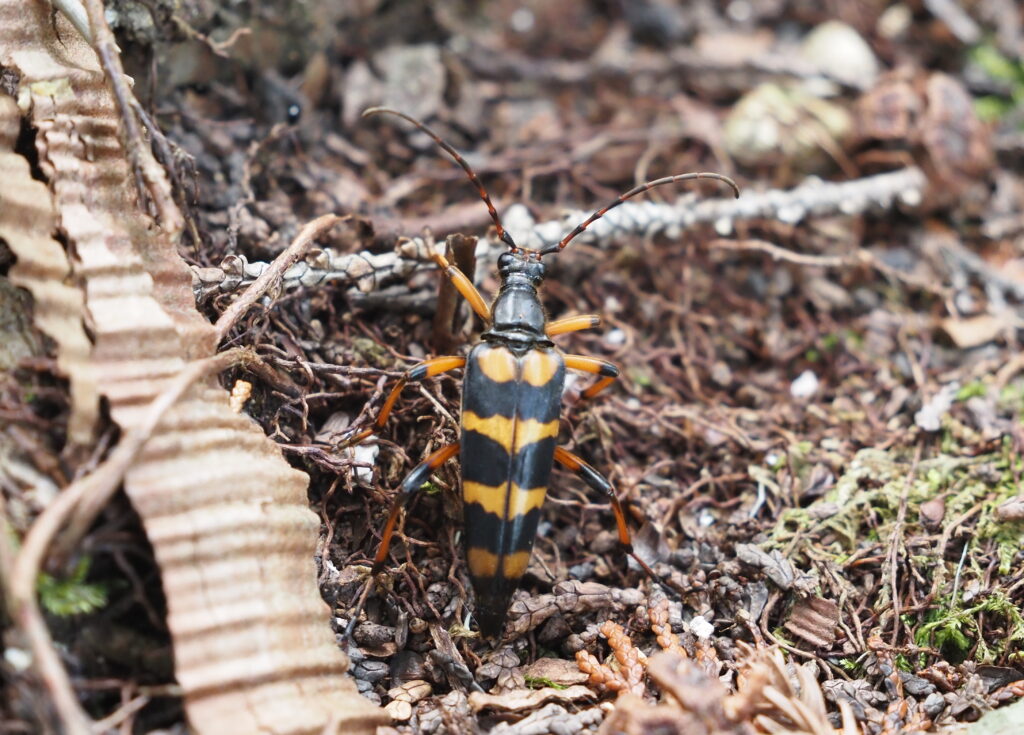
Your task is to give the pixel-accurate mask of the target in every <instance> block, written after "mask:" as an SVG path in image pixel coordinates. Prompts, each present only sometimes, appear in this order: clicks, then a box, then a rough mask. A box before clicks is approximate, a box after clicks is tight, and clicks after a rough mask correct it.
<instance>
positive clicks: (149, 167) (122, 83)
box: [85, 0, 185, 242]
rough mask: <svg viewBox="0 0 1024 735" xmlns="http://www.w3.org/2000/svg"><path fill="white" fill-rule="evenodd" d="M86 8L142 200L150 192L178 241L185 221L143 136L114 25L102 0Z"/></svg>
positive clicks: (164, 224)
mask: <svg viewBox="0 0 1024 735" xmlns="http://www.w3.org/2000/svg"><path fill="white" fill-rule="evenodd" d="M85 10H86V13H87V15H88V17H89V26H90V28H91V30H92V42H93V46H94V48H95V49H96V53H97V54H99V57H100V62H101V63H102V64H103V69H104V71H105V72H106V74H107V78H108V79H109V80H110V85H111V87H112V88H113V91H114V97H115V98H116V99H117V106H118V108H119V110H120V112H121V121H122V122H123V123H124V130H125V139H126V140H125V152H126V153H127V154H128V160H129V161H131V164H132V169H133V170H134V171H135V172H136V174H137V175H138V176H141V177H142V181H143V183H144V184H145V186H144V190H143V191H140V192H139V194H140V200H141V199H142V198H143V197H142V195H143V194H144V193H146V192H148V194H149V198H150V199H151V200H152V202H153V205H154V206H155V207H156V212H157V217H158V218H159V222H160V226H161V227H162V228H163V230H164V231H165V232H166V233H168V234H169V235H170V236H171V238H172V240H173V241H175V242H176V241H177V239H178V237H179V236H180V235H181V232H182V230H183V229H184V226H185V223H184V220H183V219H182V216H181V211H180V210H179V209H178V207H177V205H176V204H175V203H174V197H173V196H172V195H171V188H170V185H169V182H168V179H167V176H166V173H165V172H164V170H163V169H162V168H160V164H158V163H157V162H156V159H155V158H154V157H153V152H152V151H151V150H150V148H149V146H148V144H147V143H146V141H145V140H144V139H143V137H142V131H141V130H140V128H139V122H138V120H136V118H135V113H134V112H133V111H132V100H133V99H134V95H133V94H132V91H131V89H130V88H129V87H128V82H127V81H126V79H127V77H126V75H125V73H124V67H122V66H121V57H120V55H119V49H118V47H117V43H116V42H115V41H114V34H113V32H111V30H110V26H108V25H107V20H106V17H105V15H104V9H103V2H102V0H85ZM140 203H141V202H140Z"/></svg>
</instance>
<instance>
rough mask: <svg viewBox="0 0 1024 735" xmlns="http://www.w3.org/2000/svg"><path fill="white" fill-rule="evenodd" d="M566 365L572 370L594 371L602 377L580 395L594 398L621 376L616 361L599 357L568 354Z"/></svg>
mask: <svg viewBox="0 0 1024 735" xmlns="http://www.w3.org/2000/svg"><path fill="white" fill-rule="evenodd" d="M565 366H566V367H567V368H569V369H571V370H582V371H583V372H585V373H592V374H594V375H598V376H600V378H599V379H598V380H597V381H596V382H595V383H594V384H593V385H592V386H590V387H589V388H587V389H586V390H585V391H583V392H582V393H581V394H580V395H581V396H582V397H583V398H593V397H594V396H596V395H597V394H598V393H600V392H601V391H603V390H604V389H605V388H607V387H608V386H609V385H611V384H612V383H614V382H615V380H616V379H617V378H618V377H619V368H618V366H616V365H615V363H611V362H608V361H607V360H601V359H599V358H597V357H587V356H586V355H566V356H565Z"/></svg>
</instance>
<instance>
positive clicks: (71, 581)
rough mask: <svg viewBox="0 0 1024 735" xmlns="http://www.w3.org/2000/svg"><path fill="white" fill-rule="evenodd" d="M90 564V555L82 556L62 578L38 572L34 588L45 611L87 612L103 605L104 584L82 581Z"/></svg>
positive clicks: (68, 614) (60, 614)
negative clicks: (67, 574)
mask: <svg viewBox="0 0 1024 735" xmlns="http://www.w3.org/2000/svg"><path fill="white" fill-rule="evenodd" d="M90 564H91V559H90V558H89V557H87V556H83V557H82V558H81V559H79V561H78V563H77V564H76V565H75V568H74V569H73V570H72V572H71V575H70V576H69V577H67V578H66V579H58V578H56V577H54V576H51V575H50V574H47V573H46V572H42V573H40V575H39V580H38V583H37V585H36V589H37V590H38V592H39V601H40V602H41V603H42V605H43V608H44V609H45V610H46V611H47V612H49V613H51V614H53V615H56V616H57V617H61V618H67V617H72V616H75V615H88V614H89V613H92V612H96V611H97V610H99V609H101V608H103V607H105V606H106V604H107V589H106V587H104V586H103V585H101V584H90V583H87V582H86V581H85V579H86V577H88V576H89V566H90Z"/></svg>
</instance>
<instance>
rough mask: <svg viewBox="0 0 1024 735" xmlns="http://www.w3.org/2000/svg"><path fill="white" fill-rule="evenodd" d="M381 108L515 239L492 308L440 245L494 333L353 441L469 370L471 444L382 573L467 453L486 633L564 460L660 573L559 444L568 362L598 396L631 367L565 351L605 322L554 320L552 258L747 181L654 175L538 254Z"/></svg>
mask: <svg viewBox="0 0 1024 735" xmlns="http://www.w3.org/2000/svg"><path fill="white" fill-rule="evenodd" d="M377 114H389V115H396V116H398V117H400V118H402V119H404V120H406V121H408V122H410V123H412V124H413V125H415V126H416V127H417V128H419V129H420V130H422V131H423V132H424V133H426V134H427V135H429V136H430V137H431V138H432V139H433V140H434V142H436V143H437V144H438V145H439V146H440V147H441V148H442V149H443V150H444V151H445V152H447V153H448V154H449V155H450V156H451V157H452V158H453V159H454V160H455V162H456V163H457V164H459V165H460V166H461V167H462V168H463V169H464V170H465V172H466V174H467V176H469V180H470V181H471V182H472V183H473V185H474V186H476V189H477V193H478V194H479V195H480V198H481V199H483V201H484V204H486V205H487V210H488V212H490V215H491V219H492V220H493V221H494V227H495V229H496V230H497V233H498V238H499V239H500V240H501V241H502V242H504V243H505V244H506V245H508V251H507V252H505V253H502V254H501V256H499V258H498V272H499V275H500V277H501V286H500V288H499V290H498V295H497V296H496V297H495V299H494V301H493V303H492V304H491V305H490V306H488V304H487V302H486V301H485V300H484V298H483V296H481V295H480V292H479V291H477V289H476V287H475V286H474V285H473V282H472V281H471V280H470V279H469V278H468V277H467V276H466V275H465V274H464V273H462V272H461V271H460V270H459V269H458V268H456V267H455V266H453V265H451V264H449V263H448V261H447V259H446V258H445V257H444V256H443V255H441V254H440V253H438V252H436V251H435V252H433V253H432V255H431V258H432V259H433V261H434V262H435V263H436V264H437V266H438V267H439V268H440V269H441V271H442V272H443V273H444V274H445V275H446V276H447V277H448V278H450V279H451V281H452V283H453V285H454V286H455V288H456V289H457V290H458V291H459V293H460V294H462V296H463V297H464V298H465V299H466V300H467V301H468V302H469V304H470V306H471V307H472V308H473V311H475V312H476V314H477V315H478V316H479V317H480V319H481V320H482V321H483V322H484V324H485V325H487V329H486V330H485V331H484V333H483V334H482V335H481V340H480V342H479V343H478V344H476V345H475V346H474V347H473V348H472V349H471V350H470V352H469V355H468V356H466V357H458V356H450V357H435V358H432V359H430V360H426V361H424V362H421V363H420V364H418V365H416V366H414V367H412V368H410V369H409V370H408V371H406V373H405V374H404V375H403V376H402V377H401V378H400V379H399V380H398V382H397V383H396V384H395V386H394V388H392V390H391V392H390V393H389V394H388V397H387V399H386V400H385V401H384V405H383V406H382V408H381V410H380V413H379V414H378V415H377V418H376V420H375V421H374V423H373V425H372V426H371V427H370V428H368V429H364V430H362V431H360V432H359V433H357V434H355V435H354V436H352V437H351V438H349V439H348V440H347V441H346V442H345V445H347V446H350V445H352V444H356V443H358V442H360V441H362V440H363V439H366V438H367V437H369V436H371V435H373V434H375V433H377V432H378V431H380V430H381V429H383V427H384V425H385V423H386V422H387V420H388V416H390V414H391V410H392V409H393V408H394V405H395V402H396V401H397V400H398V396H399V394H400V393H401V392H402V389H403V388H404V387H405V386H406V385H407V384H408V383H410V382H415V381H420V380H424V379H425V378H429V377H433V376H436V375H440V374H442V373H445V372H448V371H449V370H455V369H457V368H465V371H464V377H463V380H462V414H461V419H460V438H459V441H458V442H456V443H454V444H449V445H448V446H445V447H442V448H441V449H438V450H437V451H435V452H433V453H432V454H431V455H430V456H428V457H427V458H426V459H425V460H423V461H422V462H421V463H420V464H418V465H417V466H416V467H415V468H414V469H413V470H412V472H410V473H409V475H408V476H407V477H406V478H405V480H404V481H403V482H402V484H401V487H400V489H399V492H398V495H397V496H396V497H395V499H394V500H393V501H392V504H391V510H390V512H389V513H388V519H387V522H386V523H385V525H384V531H383V533H382V535H381V541H380V545H379V547H378V550H377V554H376V556H375V557H374V560H373V570H372V572H371V581H372V578H373V577H375V576H376V575H377V574H378V573H379V572H380V571H381V570H382V569H383V567H384V563H385V561H386V560H387V556H388V549H389V547H390V544H391V537H392V535H393V533H394V530H395V525H396V523H397V521H398V515H399V512H400V511H401V509H402V507H403V506H404V505H405V504H406V503H407V502H408V500H409V499H410V498H411V497H412V495H414V494H415V493H416V491H417V490H419V489H420V487H422V486H423V484H424V483H425V482H426V481H427V479H429V477H430V475H431V473H433V471H434V470H436V469H437V468H438V467H440V466H441V465H442V464H444V463H445V462H447V461H448V460H449V459H451V458H452V457H454V456H455V455H456V454H458V455H459V460H460V463H461V467H462V500H463V509H464V510H463V514H464V521H465V536H466V562H467V565H468V568H469V576H470V580H471V581H472V583H473V589H474V590H475V592H476V617H477V620H478V622H479V625H480V632H481V633H482V635H483V636H485V637H487V638H495V637H497V636H498V635H499V634H500V633H501V631H502V626H503V624H504V621H505V615H506V611H507V609H508V604H509V600H510V598H511V596H512V593H513V592H514V591H515V590H516V588H517V587H518V585H519V580H520V578H521V577H522V576H523V574H524V573H525V572H526V567H527V565H528V564H529V561H530V555H531V553H532V550H533V542H534V538H535V537H536V535H537V525H538V523H539V521H540V511H541V506H542V505H543V504H544V499H545V496H546V494H547V488H548V481H549V479H550V476H551V470H552V468H553V467H554V464H555V463H556V462H557V463H558V464H560V465H562V466H563V467H565V468H566V469H568V470H570V471H572V472H574V473H576V474H577V475H579V477H580V478H581V479H582V480H583V481H584V482H585V483H586V484H587V485H589V486H590V487H591V488H593V489H594V490H597V491H598V492H600V493H602V494H603V495H606V496H607V497H608V500H609V501H610V502H611V506H612V510H613V511H614V513H615V522H616V525H617V530H618V541H619V544H620V546H621V547H622V548H623V549H624V550H625V551H626V553H628V554H630V555H631V556H632V557H633V558H634V559H635V560H636V561H637V562H638V563H639V564H640V565H641V567H643V569H644V570H645V571H646V572H647V573H648V574H649V575H650V576H651V577H652V578H655V579H656V576H655V575H654V573H653V572H652V571H651V569H650V568H649V567H648V566H647V564H646V563H644V561H643V560H642V559H640V558H639V557H638V556H637V555H636V554H634V553H633V548H632V543H631V540H630V534H629V528H628V527H627V525H626V517H625V514H624V513H623V511H622V506H621V505H620V503H619V500H618V497H617V496H616V494H615V490H614V488H613V487H612V485H611V483H610V482H608V480H606V479H605V478H604V477H603V476H602V475H601V474H600V473H599V472H598V471H597V470H595V469H594V468H593V467H591V466H590V465H589V464H587V463H586V462H585V461H583V460H582V459H580V458H579V457H577V456H576V455H575V454H573V453H572V452H569V451H568V450H566V449H564V448H562V447H559V446H556V439H557V437H558V424H559V415H560V412H561V410H560V409H561V403H562V388H563V386H564V384H565V371H566V369H569V370H579V371H582V372H585V373H591V374H594V375H596V376H598V378H597V380H596V381H595V382H594V383H593V384H592V385H590V386H589V387H588V388H587V389H586V390H584V391H583V392H582V394H581V395H582V397H583V398H592V397H593V396H595V395H597V394H598V393H600V392H601V391H602V390H604V389H605V388H607V387H608V386H609V385H610V384H611V383H612V382H613V381H614V380H615V379H616V378H617V377H618V375H619V370H618V368H617V367H616V366H615V365H613V364H612V363H610V362H607V361H606V360H601V359H598V358H595V357H587V356H584V355H568V354H563V353H562V352H561V351H560V350H559V349H558V348H557V347H555V345H554V343H553V342H552V341H551V338H552V337H555V336H557V335H560V334H566V333H568V332H575V331H579V330H582V329H592V328H594V327H597V326H598V325H599V324H600V323H601V319H600V317H598V316H596V315H581V316H571V317H566V318H564V319H558V320H556V321H553V322H549V321H548V320H547V316H546V314H545V312H544V307H543V306H542V305H541V302H540V296H539V294H538V289H539V288H540V286H541V283H542V282H543V281H544V275H545V271H544V263H543V261H542V260H541V258H542V257H543V256H545V255H550V254H552V253H557V252H559V251H561V250H562V249H563V248H564V247H565V246H566V245H568V244H569V242H570V241H572V239H573V238H575V237H576V236H577V235H579V234H580V233H581V232H583V231H584V230H585V229H587V227H589V226H590V225H591V224H592V223H593V222H594V221H595V220H597V219H599V218H600V217H602V216H604V214H605V213H606V212H608V211H609V210H611V209H613V208H615V207H617V206H619V205H620V204H622V203H623V202H625V201H626V200H627V199H630V198H632V197H634V196H636V195H638V194H642V193H643V192H645V191H648V190H650V189H653V188H654V187H656V186H663V185H665V184H672V183H676V182H680V181H689V180H692V179H715V180H717V181H721V182H724V183H725V184H727V185H729V186H730V187H731V188H732V190H733V192H734V193H735V195H736V196H737V197H738V196H739V187H737V185H736V183H735V182H734V181H733V180H732V179H730V178H729V177H727V176H723V175H722V174H715V173H689V174H680V175H677V176H666V177H664V178H660V179H655V180H654V181H648V182H647V183H644V184H640V185H639V186H636V187H634V188H632V189H630V190H629V191H627V192H625V193H624V194H622V195H620V196H619V197H618V198H617V199H616V200H615V201H613V202H612V203H611V204H609V205H607V206H606V207H604V208H603V209H599V210H598V211H596V212H594V214H592V215H591V216H590V217H588V218H587V219H586V220H584V221H583V222H582V223H581V224H579V225H577V226H576V227H575V228H574V229H573V230H572V231H571V232H570V233H569V234H567V235H566V236H565V237H563V238H562V239H561V240H560V241H559V242H558V243H556V244H554V245H551V246H550V247H547V248H545V249H543V250H532V249H529V248H523V247H519V246H518V245H516V243H515V241H514V240H513V239H512V236H511V235H510V234H509V232H508V231H507V230H506V229H505V228H504V226H503V225H502V223H501V218H500V217H499V216H498V212H497V211H496V210H495V208H494V205H493V204H492V203H491V199H490V197H489V196H488V194H487V191H486V190H485V189H484V186H483V184H482V183H481V182H480V179H479V178H478V177H477V175H476V174H475V173H474V172H473V169H472V168H470V166H469V164H468V163H467V162H466V160H465V159H464V158H463V157H462V156H460V155H459V153H458V152H457V151H456V150H455V149H454V148H452V146H450V145H449V144H448V143H446V142H445V141H444V140H442V139H441V137H440V136H438V135H437V134H436V133H435V132H434V131H433V130H431V129H430V128H428V127H427V126H426V125H424V124H423V123H422V122H420V121H419V120H416V119H415V118H413V117H411V116H409V115H406V114H405V113H402V112H399V111H397V110H392V109H390V108H386V107H371V108H369V109H367V110H365V111H364V112H363V117H367V116H370V115H377ZM369 587H370V582H368V583H367V586H366V588H365V589H364V591H363V594H362V595H361V596H360V601H359V603H358V605H357V607H356V610H355V613H354V615H353V618H352V620H351V622H350V624H349V632H351V630H352V628H353V627H354V625H355V623H356V619H357V618H358V617H359V613H360V611H361V608H362V603H363V601H365V598H366V594H367V593H368V592H369Z"/></svg>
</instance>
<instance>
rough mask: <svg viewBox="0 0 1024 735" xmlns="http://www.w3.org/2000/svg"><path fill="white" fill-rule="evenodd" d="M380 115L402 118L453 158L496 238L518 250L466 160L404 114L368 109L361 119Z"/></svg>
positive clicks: (431, 132)
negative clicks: (481, 203) (483, 206)
mask: <svg viewBox="0 0 1024 735" xmlns="http://www.w3.org/2000/svg"><path fill="white" fill-rule="evenodd" d="M380 114H388V115H395V116H397V117H400V118H402V119H403V120H406V121H408V122H411V123H412V124H413V125H415V126H416V127H417V128H419V129H420V130H422V131H423V132H424V133H426V134H427V135H429V136H430V137H431V138H433V139H434V142H435V143H437V144H438V145H439V146H441V148H443V149H444V150H445V152H446V153H447V154H448V155H449V156H451V157H452V158H454V159H455V163H457V164H459V165H460V166H462V170H463V171H465V172H466V175H467V176H469V180H470V181H471V182H472V183H473V185H474V186H475V187H476V191H477V194H479V195H480V198H481V199H483V200H484V204H486V205H487V211H488V212H490V213H491V219H492V220H494V227H495V229H497V230H498V238H499V239H500V240H501V241H502V242H503V243H505V244H506V245H508V246H509V249H510V250H511V251H512V252H513V253H514V252H517V251H518V250H519V246H518V245H516V243H515V241H514V240H513V239H512V235H510V234H509V233H508V231H507V230H506V229H505V227H504V226H503V225H502V224H501V218H500V217H499V216H498V210H496V209H495V208H494V204H492V203H491V198H490V197H489V196H488V195H487V190H486V189H485V188H484V185H483V183H482V182H481V181H480V178H479V177H478V176H477V175H476V174H475V173H474V172H473V169H472V168H470V166H469V164H468V163H466V159H465V158H463V157H462V156H460V155H459V153H458V151H456V150H455V149H454V148H452V147H451V146H450V145H448V143H446V142H445V141H444V140H442V139H441V136H440V135H438V134H437V133H435V132H434V131H433V130H431V129H430V128H428V127H427V126H426V125H424V124H423V123H421V122H420V121H419V120H417V119H416V118H414V117H412V116H410V115H406V114H405V113H404V112H399V111H398V110H392V109H391V108H390V107H368V108H366V109H365V110H363V117H370V116H371V115H380Z"/></svg>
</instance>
